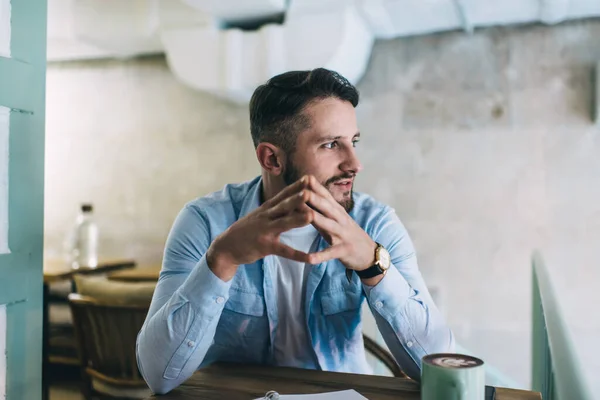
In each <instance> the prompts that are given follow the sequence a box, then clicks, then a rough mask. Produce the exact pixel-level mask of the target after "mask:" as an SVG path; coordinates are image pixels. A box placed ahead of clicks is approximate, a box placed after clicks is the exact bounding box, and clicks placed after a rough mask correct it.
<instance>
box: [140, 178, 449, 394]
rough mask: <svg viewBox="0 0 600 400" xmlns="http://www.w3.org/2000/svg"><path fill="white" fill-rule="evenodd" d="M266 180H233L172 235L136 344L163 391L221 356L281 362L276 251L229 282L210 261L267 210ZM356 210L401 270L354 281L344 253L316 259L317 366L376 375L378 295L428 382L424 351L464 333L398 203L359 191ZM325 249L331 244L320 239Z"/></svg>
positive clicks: (399, 347) (309, 321) (398, 339)
mask: <svg viewBox="0 0 600 400" xmlns="http://www.w3.org/2000/svg"><path fill="white" fill-rule="evenodd" d="M261 187H262V180H261V178H260V177H258V178H256V179H254V180H252V181H249V182H245V183H241V184H232V185H227V186H225V187H224V188H223V190H222V191H220V192H215V193H212V194H210V195H208V196H206V197H202V198H199V199H196V200H194V201H192V202H190V203H188V204H187V205H186V206H185V207H184V208H183V210H182V211H181V212H180V214H179V215H178V216H177V219H176V220H175V223H174V225H173V228H172V230H171V232H170V234H169V237H168V239H167V244H166V248H165V253H164V258H163V266H162V270H161V273H160V277H159V280H158V284H157V287H156V290H155V292H154V296H153V298H152V304H151V305H150V310H149V312H148V316H147V317H146V321H145V322H144V326H143V327H142V329H141V331H140V333H139V335H138V339H137V345H136V352H137V358H138V366H139V369H140V372H141V373H142V375H143V377H144V379H145V380H146V382H147V383H148V386H149V387H150V389H152V391H154V392H155V393H159V394H163V393H166V392H169V391H170V390H172V389H173V388H175V387H177V386H178V385H180V384H181V383H183V382H184V381H185V380H186V379H187V378H189V377H190V376H191V375H192V374H193V373H194V372H195V371H196V370H197V369H198V368H201V367H203V366H206V365H209V364H211V363H213V362H216V361H229V362H242V363H255V364H268V365H274V364H275V363H274V357H273V338H274V337H275V334H276V331H277V320H278V312H277V297H276V293H275V290H274V279H273V274H274V263H273V256H268V257H265V258H264V259H262V260H258V261H257V262H255V263H253V264H247V265H240V266H239V269H238V271H237V273H236V275H235V276H234V278H233V279H232V280H230V281H229V282H224V281H222V280H221V279H219V278H218V277H217V276H215V275H214V274H213V273H212V271H211V270H210V269H209V267H208V265H207V263H206V257H205V254H206V251H207V249H208V247H209V246H210V243H211V242H212V241H213V240H214V239H215V238H216V237H217V236H218V235H219V234H221V233H222V232H223V231H224V230H225V229H227V228H228V227H229V226H230V225H232V224H233V223H234V222H236V221H237V220H238V219H240V218H242V217H243V216H245V215H247V214H248V213H250V212H251V211H253V210H255V209H256V208H257V207H259V204H260V193H261ZM354 202H355V205H354V208H353V210H352V211H351V212H350V216H351V217H352V218H353V219H354V220H355V221H356V222H357V223H358V225H360V226H361V227H362V228H363V229H364V230H365V232H367V233H368V234H369V236H371V238H372V239H373V240H374V241H376V242H378V243H381V244H382V245H383V246H384V247H385V248H386V249H387V250H388V251H389V252H390V255H391V259H392V264H393V265H392V267H391V268H390V269H389V270H388V272H387V273H386V275H385V276H384V278H383V279H382V280H381V281H380V282H379V284H377V285H376V286H374V287H372V288H371V287H368V286H366V285H364V284H362V282H361V280H360V279H359V278H358V276H357V275H356V274H352V279H351V280H350V281H348V279H347V278H346V268H345V267H344V265H343V264H342V263H341V262H340V261H339V260H330V261H328V262H325V263H322V264H319V265H315V266H314V267H312V268H311V270H310V273H309V274H308V276H307V281H306V293H305V304H304V305H303V306H304V311H305V312H304V315H305V318H306V321H305V323H306V327H307V332H308V339H309V343H310V345H311V346H310V347H309V348H307V349H306V351H307V352H311V353H312V354H313V355H314V360H315V361H316V363H317V368H318V369H322V370H325V371H338V372H352V373H370V371H369V368H368V366H367V364H366V362H365V351H364V344H363V340H362V325H361V305H362V303H363V301H365V299H366V301H367V302H368V304H369V307H370V309H371V311H372V312H373V315H374V316H375V320H376V322H377V326H378V328H379V331H380V332H381V334H382V337H383V338H384V340H385V342H386V344H387V345H388V347H389V349H390V351H391V352H392V354H393V355H394V357H395V359H396V361H397V362H398V364H399V365H400V366H401V367H402V369H403V370H404V371H405V372H406V373H407V374H408V375H409V376H411V377H413V378H415V379H419V375H420V368H421V358H422V357H423V356H424V355H426V354H429V353H438V352H451V351H453V350H454V338H453V335H452V332H451V331H450V329H449V328H448V326H447V325H446V323H445V321H444V319H443V318H442V316H441V315H440V312H439V311H438V309H437V308H436V306H435V305H434V303H433V301H432V299H431V296H430V295H429V292H428V290H427V287H426V286H425V282H424V281H423V278H422V276H421V273H420V272H419V269H418V266H417V259H416V255H415V250H414V247H413V244H412V242H411V240H410V238H409V236H408V233H407V232H406V229H405V228H404V226H403V225H402V223H401V222H400V220H399V219H398V217H397V216H396V213H395V212H394V210H393V209H392V208H390V207H389V206H386V205H384V204H381V203H379V202H377V201H376V200H374V199H373V198H372V197H370V196H368V195H365V194H361V193H354ZM318 240H319V244H318V248H319V250H322V249H324V248H326V246H327V243H326V242H325V240H324V239H322V238H321V237H319V239H318Z"/></svg>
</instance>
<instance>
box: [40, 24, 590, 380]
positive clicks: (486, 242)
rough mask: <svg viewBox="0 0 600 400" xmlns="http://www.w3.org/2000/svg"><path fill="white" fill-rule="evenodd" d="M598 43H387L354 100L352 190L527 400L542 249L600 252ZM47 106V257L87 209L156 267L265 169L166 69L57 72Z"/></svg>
mask: <svg viewBox="0 0 600 400" xmlns="http://www.w3.org/2000/svg"><path fill="white" fill-rule="evenodd" d="M599 35H600V23H598V22H582V23H572V24H568V25H561V26H559V27H552V28H549V27H525V28H516V29H489V30H485V31H481V32H477V33H476V34H475V35H472V36H468V35H466V34H464V33H451V34H440V35H433V36H427V37H416V38H407V39H397V40H393V41H387V42H380V43H378V44H377V45H376V46H375V49H374V53H373V58H372V61H371V65H370V67H369V70H368V73H367V75H366V77H365V78H364V80H363V81H362V82H361V83H360V85H359V89H360V90H361V94H362V99H361V104H360V105H359V108H358V113H359V118H360V121H359V122H360V127H361V131H362V133H363V138H364V139H363V141H362V142H361V150H360V152H361V155H362V160H363V164H364V167H365V170H364V172H363V173H362V177H361V178H359V180H358V184H357V186H358V189H359V190H361V191H366V192H369V193H371V194H373V195H374V196H376V197H377V198H379V199H380V200H382V201H385V202H387V203H389V204H391V205H393V206H394V207H396V209H397V212H398V214H399V216H400V218H401V219H402V220H403V221H404V222H405V224H406V225H407V228H408V230H409V232H410V233H411V234H412V237H413V239H414V241H415V244H416V247H417V251H418V254H419V256H420V265H421V269H422V271H423V274H424V276H425V278H426V280H427V281H428V283H429V284H430V285H431V286H434V287H436V288H437V289H438V290H439V292H438V297H439V299H440V302H441V306H442V309H443V311H444V312H445V314H446V315H447V317H448V320H449V322H450V324H451V326H452V327H453V329H454V330H455V332H456V335H457V338H458V340H459V341H460V342H461V344H462V345H464V346H465V347H467V348H469V349H470V350H472V351H474V352H476V353H477V354H479V355H480V356H482V357H483V358H484V359H485V360H486V361H488V362H489V363H491V364H493V365H495V366H496V367H498V368H499V369H500V370H502V371H503V372H504V373H506V374H507V375H509V376H511V377H513V378H514V379H516V380H517V381H518V383H519V384H521V385H527V384H528V382H529V365H530V361H529V357H530V354H529V349H530V345H529V331H530V322H529V319H530V268H529V256H530V253H531V250H532V249H533V248H534V247H537V246H539V245H541V244H543V243H546V242H547V241H548V240H552V241H553V242H558V243H562V242H564V243H569V242H577V243H578V244H579V245H580V246H581V244H582V243H583V245H587V246H597V243H598V239H600V185H599V184H598V182H599V178H600V156H599V154H600V138H599V136H598V128H595V127H594V126H593V122H592V113H591V109H592V104H593V90H592V87H593V74H592V72H593V71H592V67H593V65H594V63H595V62H596V60H597V59H599V58H600V41H599V40H598V39H597V38H598V37H599ZM47 92H48V95H47V136H46V141H47V145H46V146H47V158H46V184H47V187H46V247H47V255H52V254H59V252H60V246H61V241H62V239H63V235H64V233H65V230H66V229H67V228H68V227H69V226H70V224H71V222H72V220H73V218H74V216H75V213H76V211H77V207H78V204H79V203H80V202H83V201H91V202H93V204H94V205H95V207H96V213H97V219H98V221H99V223H100V225H101V229H102V246H103V250H104V251H105V253H106V254H115V255H127V256H133V257H136V258H137V259H139V260H141V261H142V262H159V260H160V256H161V252H162V247H163V244H164V240H165V237H166V235H167V233H168V231H169V228H170V225H171V223H172V221H173V218H174V217H175V215H176V213H177V212H178V211H179V210H180V208H181V207H182V205H183V204H184V203H185V202H187V201H188V200H190V199H192V198H194V197H196V196H200V195H203V194H205V193H207V192H209V191H213V190H217V189H219V188H221V187H222V185H224V184H225V183H227V182H233V181H242V180H245V179H249V178H252V177H253V176H255V175H256V174H258V172H259V169H258V165H257V163H256V161H255V158H254V152H253V148H252V145H251V140H250V134H249V129H248V116H247V108H246V107H241V106H234V105H231V104H229V103H226V102H223V101H221V100H218V99H215V98H213V97H210V96H208V95H205V94H202V93H197V92H192V91H191V90H189V89H186V88H185V87H182V86H181V85H180V84H178V83H177V82H176V81H175V80H174V78H173V77H172V76H171V75H170V73H169V71H168V69H167V67H166V66H165V63H164V60H162V59H155V58H151V59H142V60H136V61H106V62H88V63H73V64H63V65H60V64H54V65H50V66H49V68H48V90H47ZM565 268H568V266H565ZM584 312H585V310H584V308H582V316H585V314H583V313H584Z"/></svg>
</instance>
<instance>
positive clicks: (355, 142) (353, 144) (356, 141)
mask: <svg viewBox="0 0 600 400" xmlns="http://www.w3.org/2000/svg"><path fill="white" fill-rule="evenodd" d="M358 142H360V140H353V141H352V146H354V147H356V145H357V144H358Z"/></svg>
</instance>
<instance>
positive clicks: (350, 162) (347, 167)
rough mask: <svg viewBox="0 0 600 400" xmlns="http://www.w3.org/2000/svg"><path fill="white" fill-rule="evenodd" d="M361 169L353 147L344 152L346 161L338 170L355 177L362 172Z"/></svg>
mask: <svg viewBox="0 0 600 400" xmlns="http://www.w3.org/2000/svg"><path fill="white" fill-rule="evenodd" d="M362 168H363V167H362V164H361V163H360V160H359V159H358V156H357V155H356V150H354V148H353V147H352V148H350V149H348V150H347V151H346V159H345V160H344V162H343V163H342V165H340V169H341V170H342V171H344V172H350V173H353V174H355V175H356V174H358V173H359V172H360V171H362Z"/></svg>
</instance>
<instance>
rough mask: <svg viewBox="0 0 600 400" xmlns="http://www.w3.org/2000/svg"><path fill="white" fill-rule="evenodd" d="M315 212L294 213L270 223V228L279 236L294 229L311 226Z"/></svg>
mask: <svg viewBox="0 0 600 400" xmlns="http://www.w3.org/2000/svg"><path fill="white" fill-rule="evenodd" d="M314 214H315V213H314V211H312V210H311V212H310V213H308V212H298V211H296V212H294V213H292V214H289V215H286V216H285V217H281V218H279V219H276V220H274V221H272V222H271V223H270V228H271V229H272V230H273V231H274V232H275V233H277V234H280V233H283V232H286V231H289V230H290V229H294V228H301V227H303V226H306V225H308V224H310V223H311V222H312V221H313V216H314Z"/></svg>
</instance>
